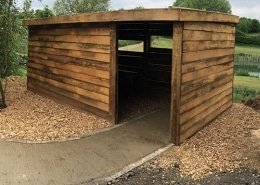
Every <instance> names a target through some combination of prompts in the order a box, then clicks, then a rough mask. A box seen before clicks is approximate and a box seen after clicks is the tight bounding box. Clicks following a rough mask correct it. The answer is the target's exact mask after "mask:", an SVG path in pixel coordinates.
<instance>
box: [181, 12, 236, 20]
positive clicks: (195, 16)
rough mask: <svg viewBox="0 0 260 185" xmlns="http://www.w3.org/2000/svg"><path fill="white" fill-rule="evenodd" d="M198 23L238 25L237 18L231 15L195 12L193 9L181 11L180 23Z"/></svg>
mask: <svg viewBox="0 0 260 185" xmlns="http://www.w3.org/2000/svg"><path fill="white" fill-rule="evenodd" d="M196 20H197V21H200V22H222V23H238V22H239V17H238V16H234V15H231V14H223V13H220V12H210V11H203V10H201V11H197V10H193V9H181V10H180V21H196Z"/></svg>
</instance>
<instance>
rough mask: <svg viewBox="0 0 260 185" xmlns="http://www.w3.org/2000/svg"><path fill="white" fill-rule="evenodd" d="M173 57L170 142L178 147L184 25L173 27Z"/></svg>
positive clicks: (176, 24)
mask: <svg viewBox="0 0 260 185" xmlns="http://www.w3.org/2000/svg"><path fill="white" fill-rule="evenodd" d="M173 28H174V30H173V51H174V52H173V56H172V82H171V84H172V85H171V87H172V92H171V118H170V140H171V142H173V143H174V144H176V145H179V144H180V100H181V73H182V72H181V69H182V68H181V62H182V38H183V37H182V34H183V24H182V23H175V24H174V25H173Z"/></svg>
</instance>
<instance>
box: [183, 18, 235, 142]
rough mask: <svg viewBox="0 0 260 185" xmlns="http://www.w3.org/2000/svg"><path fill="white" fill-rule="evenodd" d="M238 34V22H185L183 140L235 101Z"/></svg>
mask: <svg viewBox="0 0 260 185" xmlns="http://www.w3.org/2000/svg"><path fill="white" fill-rule="evenodd" d="M234 35H235V25H234V24H225V23H202V22H185V23H184V26H183V40H182V46H183V50H182V62H181V85H180V91H181V92H180V112H179V114H180V120H179V121H180V122H179V123H180V126H179V129H180V130H179V132H180V133H179V134H180V142H183V141H184V140H185V139H187V138H189V137H190V136H192V135H194V134H195V133H196V132H197V131H199V130H200V129H201V128H202V127H204V126H205V125H206V124H207V123H209V122H210V121H211V120H213V119H214V118H216V117H217V116H218V115H219V114H220V113H222V112H223V111H225V110H226V109H227V108H229V107H230V106H231V105H232V85H233V65H234V47H235V36H234Z"/></svg>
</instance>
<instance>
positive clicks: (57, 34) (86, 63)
mask: <svg viewBox="0 0 260 185" xmlns="http://www.w3.org/2000/svg"><path fill="white" fill-rule="evenodd" d="M89 25H91V27H86V26H87V25H86V24H77V25H74V26H75V27H73V25H67V26H64V25H49V26H47V25H46V26H44V29H41V28H42V27H43V26H33V27H31V30H30V31H29V44H28V45H29V47H28V49H29V52H28V89H29V90H32V91H34V92H38V93H39V94H44V95H45V96H49V97H50V98H54V99H57V101H60V102H62V101H63V99H64V102H65V103H68V104H70V105H72V106H75V107H78V108H80V109H82V110H87V111H89V112H91V113H95V114H96V115H99V116H103V117H106V118H107V119H108V120H111V115H110V114H109V111H110V105H109V104H110V84H111V82H110V61H111V54H110V49H111V48H110V47H111V44H110V42H111V40H110V36H111V35H110V27H109V26H104V25H105V24H103V25H102V26H100V25H99V24H97V26H95V25H94V24H89ZM77 26H78V27H77ZM84 105H85V106H84Z"/></svg>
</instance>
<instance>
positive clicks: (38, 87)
mask: <svg viewBox="0 0 260 185" xmlns="http://www.w3.org/2000/svg"><path fill="white" fill-rule="evenodd" d="M27 80H28V86H27V89H28V90H30V91H32V92H35V93H37V94H40V95H43V96H45V97H48V98H51V99H52V100H54V101H57V102H60V103H62V104H67V105H71V106H73V107H75V108H78V109H80V110H83V111H87V112H89V113H92V114H94V115H99V116H101V117H104V118H107V119H109V115H108V112H107V111H104V110H102V109H100V108H96V107H97V106H96V105H95V104H94V105H95V106H91V105H88V104H87V103H85V102H84V101H85V99H86V101H87V102H89V100H88V99H87V98H85V97H80V98H77V99H80V101H77V100H74V99H73V98H71V96H73V95H72V94H70V93H69V92H66V91H65V92H64V90H63V89H58V88H56V87H51V86H49V85H48V84H43V83H41V82H39V81H37V80H36V79H34V78H30V77H28V78H27ZM50 89H52V91H50ZM82 100H83V101H82ZM103 106H104V105H101V107H103ZM104 109H105V110H107V106H104Z"/></svg>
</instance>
